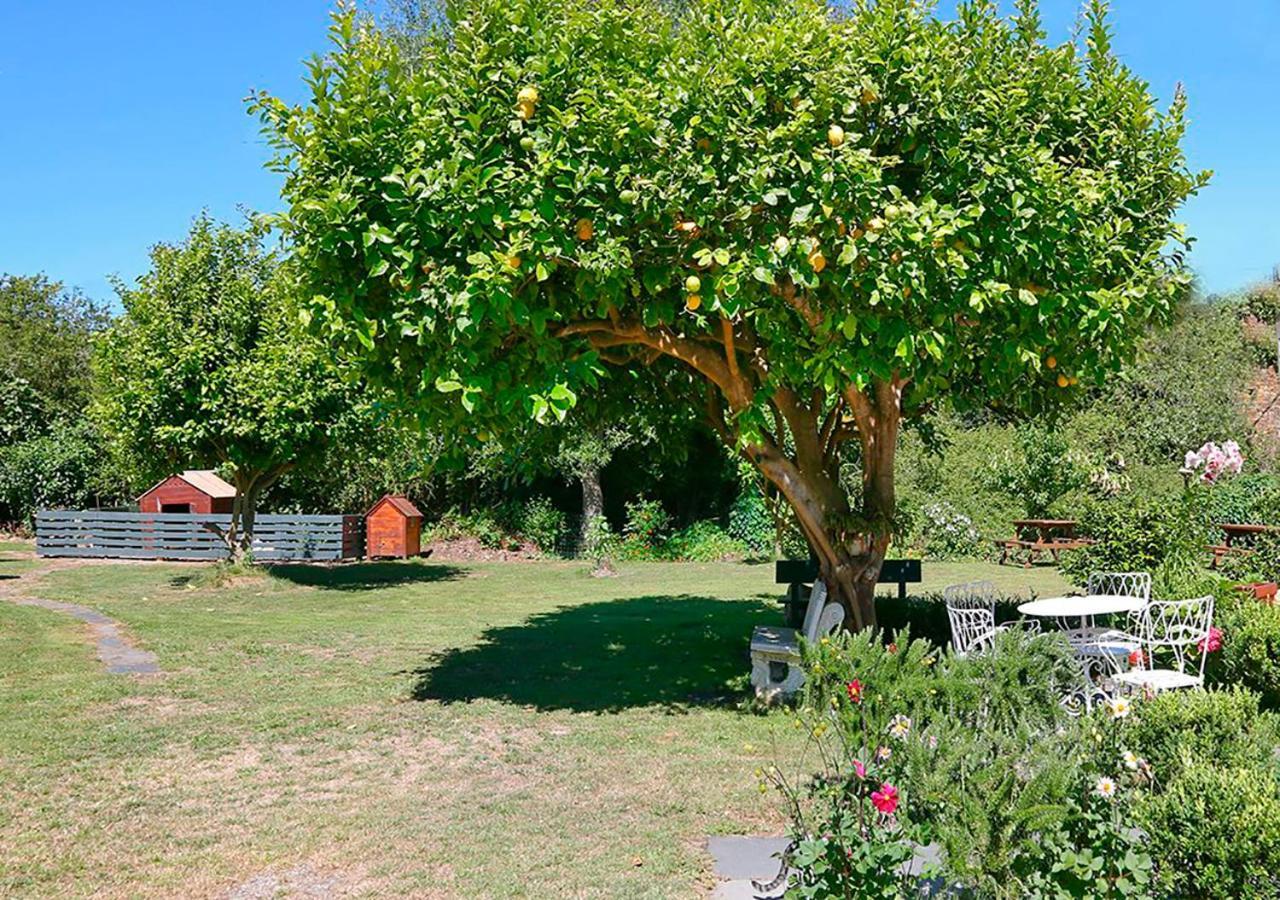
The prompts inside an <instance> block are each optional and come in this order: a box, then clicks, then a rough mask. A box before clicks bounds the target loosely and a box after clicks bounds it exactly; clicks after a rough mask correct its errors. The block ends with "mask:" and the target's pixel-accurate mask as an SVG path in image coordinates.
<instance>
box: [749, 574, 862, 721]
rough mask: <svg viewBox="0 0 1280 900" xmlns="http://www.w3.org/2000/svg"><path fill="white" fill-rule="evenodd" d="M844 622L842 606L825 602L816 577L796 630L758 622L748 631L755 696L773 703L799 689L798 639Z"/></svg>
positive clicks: (818, 634)
mask: <svg viewBox="0 0 1280 900" xmlns="http://www.w3.org/2000/svg"><path fill="white" fill-rule="evenodd" d="M843 624H844V607H843V606H841V605H840V604H839V603H836V602H834V601H833V602H831V603H828V602H827V586H826V585H825V584H823V583H822V582H821V581H815V582H814V583H813V590H812V591H810V593H809V605H808V606H807V607H806V608H805V612H804V625H803V626H801V628H800V629H799V631H797V630H796V629H794V628H779V627H774V626H772V625H757V626H756V628H755V630H754V631H753V632H752V633H751V684H752V686H753V687H754V688H755V690H756V696H757V697H758V698H760V699H761V700H763V701H765V702H766V703H772V702H774V701H775V700H778V699H780V698H782V697H786V696H789V695H791V694H794V693H795V692H796V691H798V690H800V686H801V685H803V684H804V666H803V665H801V663H802V662H803V659H802V658H801V655H800V639H801V638H804V640H806V641H808V642H809V643H814V642H816V641H818V640H820V639H821V638H823V637H825V636H826V635H829V634H833V633H834V632H835V631H837V630H838V629H839V628H840V626H841V625H843Z"/></svg>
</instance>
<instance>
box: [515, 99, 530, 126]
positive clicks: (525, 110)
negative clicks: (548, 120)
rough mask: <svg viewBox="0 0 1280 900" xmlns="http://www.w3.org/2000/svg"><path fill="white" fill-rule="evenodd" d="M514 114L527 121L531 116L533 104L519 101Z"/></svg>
mask: <svg viewBox="0 0 1280 900" xmlns="http://www.w3.org/2000/svg"><path fill="white" fill-rule="evenodd" d="M516 115H517V116H519V117H520V118H521V119H524V120H525V121H526V122H528V121H529V120H530V119H532V118H533V104H532V103H525V102H524V101H521V102H520V103H517V104H516Z"/></svg>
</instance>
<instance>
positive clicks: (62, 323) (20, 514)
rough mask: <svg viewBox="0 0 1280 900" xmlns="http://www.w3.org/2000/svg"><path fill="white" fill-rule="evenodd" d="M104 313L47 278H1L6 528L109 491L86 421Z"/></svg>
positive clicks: (0, 465) (1, 476)
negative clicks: (93, 360)
mask: <svg viewBox="0 0 1280 900" xmlns="http://www.w3.org/2000/svg"><path fill="white" fill-rule="evenodd" d="M108 321H109V317H108V315H107V312H106V310H105V308H104V307H102V306H100V305H99V304H97V303H95V302H93V301H92V300H90V299H89V298H87V297H85V296H84V295H83V294H81V293H80V292H79V291H75V290H68V289H67V288H65V287H64V286H63V285H62V284H61V283H59V282H56V281H50V280H49V279H48V278H47V277H45V276H44V275H31V276H23V275H0V335H3V339H0V523H5V524H12V525H16V526H19V527H26V526H29V525H30V523H31V519H32V517H33V516H34V514H35V511H36V509H38V508H40V507H52V506H83V505H84V504H86V503H88V502H89V501H90V498H91V497H92V496H94V495H95V494H96V493H97V492H98V491H99V490H100V489H102V487H103V486H104V481H105V480H106V476H105V474H104V464H105V459H104V455H103V454H102V453H101V452H100V450H99V441H98V439H97V437H96V435H94V434H93V432H92V429H91V428H89V427H88V425H87V424H86V423H85V422H84V420H83V412H84V408H85V406H86V405H87V403H88V390H89V374H88V373H89V366H88V363H89V355H90V351H91V349H92V343H93V337H94V335H95V334H97V333H98V332H99V331H101V330H102V329H103V328H104V327H105V326H106V324H107V322H108Z"/></svg>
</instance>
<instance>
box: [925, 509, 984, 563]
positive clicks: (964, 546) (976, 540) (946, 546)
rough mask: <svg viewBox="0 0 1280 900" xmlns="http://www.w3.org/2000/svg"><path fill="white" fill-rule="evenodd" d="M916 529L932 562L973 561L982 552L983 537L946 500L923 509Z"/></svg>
mask: <svg viewBox="0 0 1280 900" xmlns="http://www.w3.org/2000/svg"><path fill="white" fill-rule="evenodd" d="M916 527H917V528H918V529H919V535H920V541H921V543H922V545H923V546H922V549H923V550H924V554H925V556H926V557H927V558H929V559H972V558H974V557H976V556H978V555H979V553H980V552H981V549H982V535H981V534H979V533H978V529H977V528H976V527H974V524H973V520H972V519H970V518H969V517H968V516H966V515H965V514H964V513H962V512H960V511H959V510H957V509H956V508H955V507H954V506H952V505H951V504H950V503H948V502H947V501H946V500H939V501H937V502H935V503H930V504H928V505H926V506H925V507H924V508H923V509H921V511H920V517H919V520H918V522H917V526H916Z"/></svg>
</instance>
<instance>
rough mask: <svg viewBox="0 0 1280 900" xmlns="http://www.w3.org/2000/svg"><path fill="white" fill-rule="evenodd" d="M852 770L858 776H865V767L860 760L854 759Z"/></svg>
mask: <svg viewBox="0 0 1280 900" xmlns="http://www.w3.org/2000/svg"><path fill="white" fill-rule="evenodd" d="M853 772H854V774H855V775H857V776H858V777H859V778H866V777H867V767H866V766H864V765H863V764H862V761H861V760H858V759H855V760H854V761H853Z"/></svg>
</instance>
